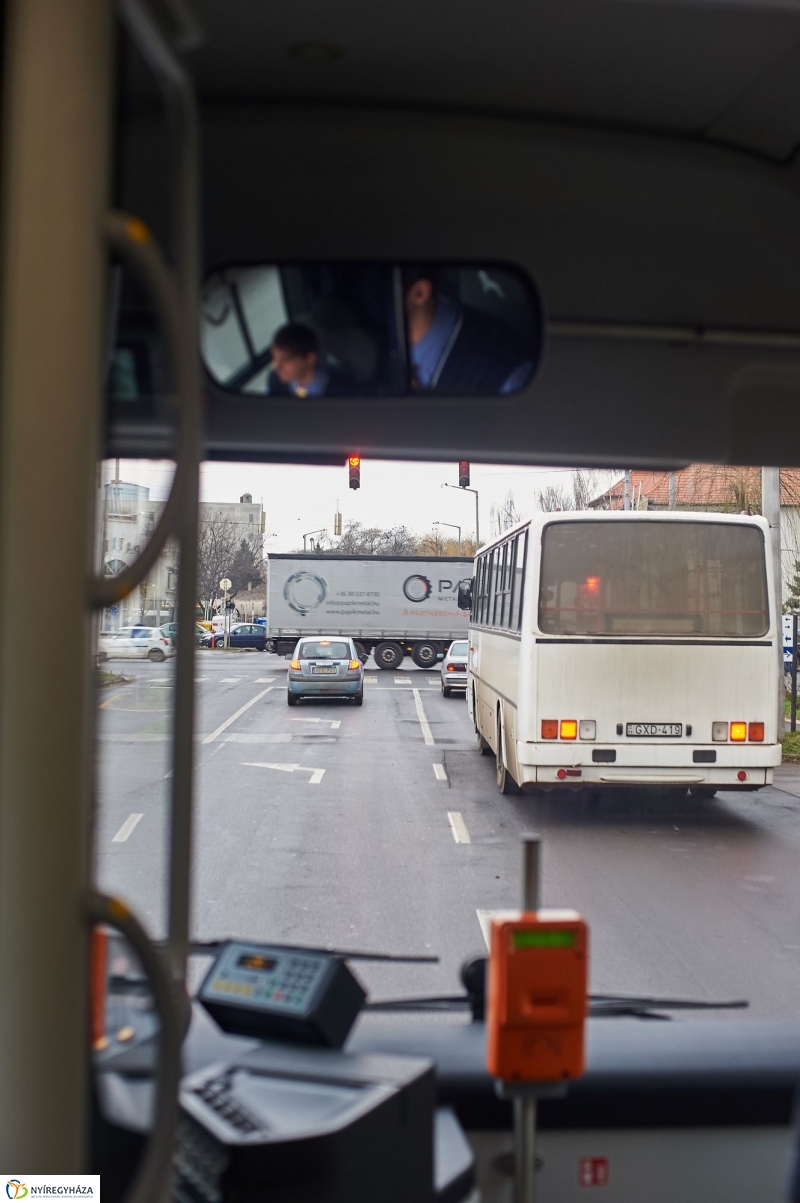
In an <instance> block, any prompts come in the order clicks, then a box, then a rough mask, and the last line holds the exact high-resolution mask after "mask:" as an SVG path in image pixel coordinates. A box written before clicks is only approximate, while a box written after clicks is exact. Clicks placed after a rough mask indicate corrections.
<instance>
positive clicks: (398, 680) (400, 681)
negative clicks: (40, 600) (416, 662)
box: [394, 677, 411, 685]
mask: <svg viewBox="0 0 800 1203" xmlns="http://www.w3.org/2000/svg"><path fill="white" fill-rule="evenodd" d="M394 683H395V685H410V684H411V677H395V679H394Z"/></svg>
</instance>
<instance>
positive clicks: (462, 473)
mask: <svg viewBox="0 0 800 1203" xmlns="http://www.w3.org/2000/svg"><path fill="white" fill-rule="evenodd" d="M458 487H459V489H468V488H469V460H467V459H460V460H459V461H458Z"/></svg>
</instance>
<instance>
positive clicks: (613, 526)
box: [539, 520, 769, 638]
mask: <svg viewBox="0 0 800 1203" xmlns="http://www.w3.org/2000/svg"><path fill="white" fill-rule="evenodd" d="M539 629H540V630H541V631H542V632H544V633H546V634H553V635H556V634H560V635H667V636H670V635H674V636H679V635H687V636H702V635H709V636H728V637H731V638H753V637H757V636H761V635H765V634H766V633H767V631H768V629H769V617H768V609H767V581H766V568H765V562H764V540H763V537H762V534H761V531H760V530H759V529H758V528H757V527H755V526H746V525H734V524H732V523H722V522H646V521H637V520H631V521H625V520H621V521H608V522H602V521H601V522H585V521H584V522H582V521H575V522H554V523H551V524H550V525H548V526H546V527H545V529H544V531H543V535H542V572H541V583H540V589H539Z"/></svg>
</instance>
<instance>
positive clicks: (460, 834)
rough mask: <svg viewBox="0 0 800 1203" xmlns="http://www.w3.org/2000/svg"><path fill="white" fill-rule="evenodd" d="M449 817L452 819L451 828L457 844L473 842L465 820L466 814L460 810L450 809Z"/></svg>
mask: <svg viewBox="0 0 800 1203" xmlns="http://www.w3.org/2000/svg"><path fill="white" fill-rule="evenodd" d="M447 817H448V819H449V820H450V830H451V831H452V833H453V839H454V840H455V842H456V843H457V844H471V843H472V840H471V839H470V838H469V832H468V831H467V825H466V823H465V822H464V816H463V815H462V814H461V811H460V810H448V812H447Z"/></svg>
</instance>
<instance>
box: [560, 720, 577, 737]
mask: <svg viewBox="0 0 800 1203" xmlns="http://www.w3.org/2000/svg"><path fill="white" fill-rule="evenodd" d="M561 738H562V739H577V738H578V722H577V719H574V718H562V720H561Z"/></svg>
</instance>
